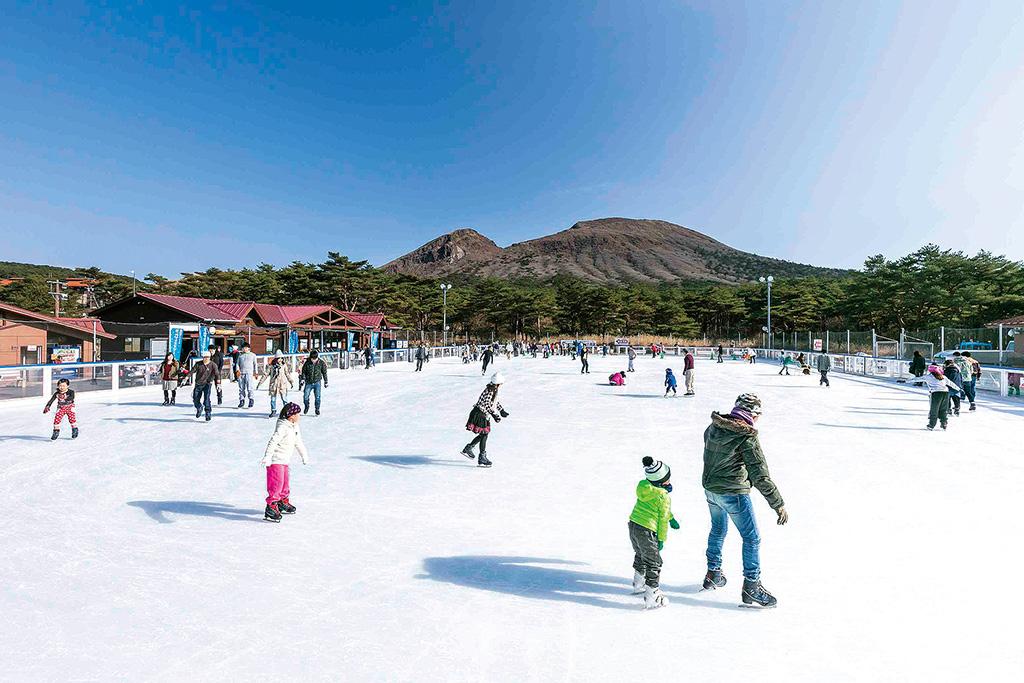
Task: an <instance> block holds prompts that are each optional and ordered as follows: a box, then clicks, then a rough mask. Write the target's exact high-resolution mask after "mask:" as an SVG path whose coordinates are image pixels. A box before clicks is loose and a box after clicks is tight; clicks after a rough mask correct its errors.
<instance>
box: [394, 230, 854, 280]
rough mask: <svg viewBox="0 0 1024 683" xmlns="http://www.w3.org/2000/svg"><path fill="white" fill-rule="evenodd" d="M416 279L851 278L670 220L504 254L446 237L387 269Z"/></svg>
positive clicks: (473, 236)
mask: <svg viewBox="0 0 1024 683" xmlns="http://www.w3.org/2000/svg"><path fill="white" fill-rule="evenodd" d="M382 268H383V270H386V271H388V272H393V273H403V274H408V275H416V276H418V277H445V276H451V275H471V276H482V277H501V278H516V277H530V278H549V277H553V276H556V275H572V276H576V277H579V278H583V279H585V280H589V281H591V282H599V283H622V282H677V281H681V280H684V281H687V280H688V281H706V282H749V281H750V280H753V279H756V278H757V277H759V276H761V275H769V274H771V275H774V276H776V277H808V276H814V275H820V276H838V275H842V274H844V273H846V272H847V271H844V270H841V269H838V268H819V267H816V266H809V265H804V264H800V263H793V262H791V261H783V260H781V259H774V258H768V257H765V256H758V255H757V254H751V253H748V252H745V251H740V250H738V249H733V248H732V247H730V246H727V245H725V244H722V243H721V242H719V241H717V240H715V239H713V238H711V237H708V236H707V235H705V234H703V233H700V232H697V231H696V230H690V229H689V228H684V227H683V226H681V225H675V224H674V223H668V222H666V221H657V220H646V219H635V218H602V219H598V220H593V221H581V222H579V223H576V224H575V225H574V226H572V227H571V228H569V229H568V230H562V231H561V232H557V233H555V234H553V235H548V236H546V237H540V238H538V239H533V240H528V241H526V242H518V243H516V244H513V245H511V246H508V247H505V248H504V249H502V248H501V247H499V246H498V245H496V244H495V243H494V242H492V241H491V240H489V239H487V238H486V237H484V236H483V235H481V234H480V233H478V232H476V231H475V230H470V229H461V230H456V231H455V232H452V233H448V234H447V235H442V236H441V237H438V238H437V239H435V240H433V241H431V242H428V243H427V244H424V245H423V246H422V247H420V248H419V249H416V250H415V251H412V252H410V253H408V254H406V255H405V256H402V257H400V258H397V259H395V260H394V261H391V262H390V263H387V264H385V265H384V266H383V267H382Z"/></svg>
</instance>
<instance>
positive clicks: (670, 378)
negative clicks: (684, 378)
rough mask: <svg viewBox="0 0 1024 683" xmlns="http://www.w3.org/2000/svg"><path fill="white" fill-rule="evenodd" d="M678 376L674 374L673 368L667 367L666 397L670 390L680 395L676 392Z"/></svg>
mask: <svg viewBox="0 0 1024 683" xmlns="http://www.w3.org/2000/svg"><path fill="white" fill-rule="evenodd" d="M676 384H678V382H677V381H676V376H675V375H673V374H672V368H666V369H665V398H668V392H670V391H671V392H672V395H673V396H678V393H677V392H676Z"/></svg>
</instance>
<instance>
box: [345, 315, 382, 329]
mask: <svg viewBox="0 0 1024 683" xmlns="http://www.w3.org/2000/svg"><path fill="white" fill-rule="evenodd" d="M341 314H342V315H344V316H345V317H346V318H348V319H349V320H351V321H352V322H354V323H355V324H357V325H359V326H360V327H372V328H373V329H375V330H376V329H381V328H382V327H390V325H388V320H387V318H385V317H384V314H383V313H356V312H355V311H341Z"/></svg>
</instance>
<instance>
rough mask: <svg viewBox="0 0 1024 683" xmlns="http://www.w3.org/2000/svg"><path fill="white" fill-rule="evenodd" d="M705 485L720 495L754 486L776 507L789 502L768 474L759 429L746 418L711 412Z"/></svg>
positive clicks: (706, 433) (728, 494) (748, 490)
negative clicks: (734, 417)
mask: <svg viewBox="0 0 1024 683" xmlns="http://www.w3.org/2000/svg"><path fill="white" fill-rule="evenodd" d="M702 482H703V484H704V488H705V489H706V490H708V491H711V492H712V493H717V494H720V495H726V496H730V495H737V494H741V495H743V494H749V493H750V487H751V485H753V486H754V487H755V488H757V490H758V491H760V492H761V495H763V496H764V497H765V500H767V501H768V504H769V505H770V506H771V507H772V509H774V510H778V509H779V508H781V507H782V506H783V505H784V504H785V503H784V502H783V500H782V495H781V494H780V493H779V489H778V488H777V487H776V486H775V483H774V482H773V481H772V479H771V476H770V475H769V474H768V464H767V463H766V462H765V459H764V453H763V452H762V451H761V441H760V440H759V439H758V436H757V430H756V429H754V427H753V426H751V425H748V424H747V423H746V422H743V421H742V420H737V419H733V418H731V417H727V416H725V415H721V414H719V413H711V424H710V425H709V426H708V428H707V429H706V430H705V431H704V476H703V478H702Z"/></svg>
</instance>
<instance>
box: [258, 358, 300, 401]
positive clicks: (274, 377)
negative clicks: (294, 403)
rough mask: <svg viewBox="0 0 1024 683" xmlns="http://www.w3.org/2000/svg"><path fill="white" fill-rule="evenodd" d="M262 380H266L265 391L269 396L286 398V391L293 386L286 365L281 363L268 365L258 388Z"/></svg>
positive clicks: (293, 383) (290, 374)
mask: <svg viewBox="0 0 1024 683" xmlns="http://www.w3.org/2000/svg"><path fill="white" fill-rule="evenodd" d="M263 380H267V390H268V391H269V393H270V395H271V396H286V395H287V394H288V390H289V389H291V388H292V387H294V386H295V382H293V381H292V373H291V371H290V370H289V369H288V364H287V363H285V362H283V361H282V362H280V363H271V364H270V365H268V366H267V371H266V373H265V374H264V375H263V377H262V378H261V379H260V386H262V384H263ZM257 388H259V387H257Z"/></svg>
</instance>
